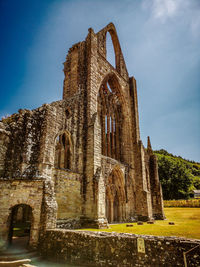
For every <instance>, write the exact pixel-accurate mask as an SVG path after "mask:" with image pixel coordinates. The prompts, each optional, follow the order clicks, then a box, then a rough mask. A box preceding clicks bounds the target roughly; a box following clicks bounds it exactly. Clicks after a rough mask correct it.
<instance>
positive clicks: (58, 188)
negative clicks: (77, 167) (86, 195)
mask: <svg viewBox="0 0 200 267" xmlns="http://www.w3.org/2000/svg"><path fill="white" fill-rule="evenodd" d="M54 183H55V195H56V201H57V204H58V214H57V219H58V220H65V221H66V220H67V219H77V220H78V219H79V217H80V215H81V212H82V210H81V205H82V200H81V175H80V174H78V173H73V172H70V171H66V170H60V169H55V170H54Z"/></svg>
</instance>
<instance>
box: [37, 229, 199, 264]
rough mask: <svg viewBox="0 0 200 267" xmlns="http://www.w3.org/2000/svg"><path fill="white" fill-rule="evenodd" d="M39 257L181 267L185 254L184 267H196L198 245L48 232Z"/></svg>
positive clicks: (171, 239)
mask: <svg viewBox="0 0 200 267" xmlns="http://www.w3.org/2000/svg"><path fill="white" fill-rule="evenodd" d="M195 247H196V249H194V250H192V249H193V248H195ZM189 250H191V251H189ZM41 253H42V255H43V256H44V257H45V258H47V259H48V260H50V259H51V260H54V261H56V262H69V263H74V264H82V265H85V266H105V267H107V266H113V267H135V266H141V267H142V266H145V267H148V266H159V267H160V266H163V267H164V266H165V267H172V266H182V267H184V266H185V265H184V255H183V253H186V261H187V266H190V267H193V266H195V267H197V266H199V265H200V241H199V240H189V239H183V238H175V237H155V236H139V235H133V234H116V233H105V232H99V233H97V232H86V231H84V232H80V231H69V230H48V231H47V232H46V235H45V239H44V240H43V243H42V244H41Z"/></svg>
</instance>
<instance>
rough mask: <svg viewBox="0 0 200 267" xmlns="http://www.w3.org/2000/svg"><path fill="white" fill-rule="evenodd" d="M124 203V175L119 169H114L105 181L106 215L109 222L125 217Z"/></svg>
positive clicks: (118, 220) (121, 219)
mask: <svg viewBox="0 0 200 267" xmlns="http://www.w3.org/2000/svg"><path fill="white" fill-rule="evenodd" d="M125 205H126V198H125V183H124V176H123V174H122V172H121V170H120V169H114V170H113V171H112V172H111V173H110V175H109V177H108V178H107V182H106V217H107V220H108V222H109V223H112V222H120V221H123V220H124V219H125V217H126V214H125Z"/></svg>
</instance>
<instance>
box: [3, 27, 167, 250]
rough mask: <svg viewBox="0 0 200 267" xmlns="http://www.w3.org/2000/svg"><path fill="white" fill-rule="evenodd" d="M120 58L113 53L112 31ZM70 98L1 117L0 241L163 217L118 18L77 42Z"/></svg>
mask: <svg viewBox="0 0 200 267" xmlns="http://www.w3.org/2000/svg"><path fill="white" fill-rule="evenodd" d="M107 34H110V35H111V39H112V42H113V47H114V52H115V61H116V66H115V67H113V66H112V65H111V64H110V63H109V62H108V61H107V59H106V35H107ZM64 75H65V78H64V84H63V99H62V100H60V101H56V102H53V103H51V104H44V105H43V106H41V107H39V108H37V109H34V110H22V109H20V110H19V112H18V113H17V114H13V115H11V116H10V117H7V118H4V119H2V120H1V122H0V177H1V178H0V229H1V233H0V235H1V236H0V239H1V240H4V241H5V242H11V240H12V235H13V227H14V225H15V224H16V222H17V221H18V220H24V221H25V222H26V223H27V227H29V230H30V239H29V244H30V245H31V246H33V247H36V246H37V244H38V241H39V238H42V236H43V235H44V234H45V231H46V229H54V228H56V227H57V228H83V227H84V228H86V227H90V228H91V227H93V228H103V227H107V225H108V223H112V222H126V221H127V222H128V221H133V220H144V221H145V220H151V219H163V218H164V213H163V203H162V192H161V187H160V183H159V177H158V168H157V161H156V156H155V155H154V154H153V151H152V149H151V144H150V140H149V138H148V146H147V149H146V148H144V146H143V144H142V141H141V140H140V133H139V118H138V103H137V88H136V80H135V79H134V77H129V75H128V72H127V69H126V64H125V61H124V58H123V54H122V51H121V48H120V43H119V40H118V37H117V33H116V29H115V27H114V25H113V24H112V23H110V24H109V25H107V26H106V27H105V28H103V29H102V30H101V31H99V32H98V33H94V31H93V29H91V28H90V29H89V32H88V35H87V37H86V39H85V41H83V42H79V43H77V44H75V45H73V46H72V48H70V49H69V52H68V55H67V57H66V61H65V63H64Z"/></svg>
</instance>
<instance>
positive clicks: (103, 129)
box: [101, 110, 106, 155]
mask: <svg viewBox="0 0 200 267" xmlns="http://www.w3.org/2000/svg"><path fill="white" fill-rule="evenodd" d="M101 123H102V127H101V129H102V133H101V136H102V154H103V155H106V129H105V110H103V111H102V122H101Z"/></svg>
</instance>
